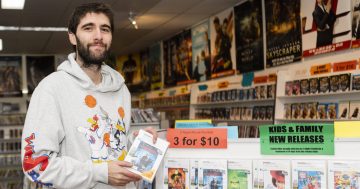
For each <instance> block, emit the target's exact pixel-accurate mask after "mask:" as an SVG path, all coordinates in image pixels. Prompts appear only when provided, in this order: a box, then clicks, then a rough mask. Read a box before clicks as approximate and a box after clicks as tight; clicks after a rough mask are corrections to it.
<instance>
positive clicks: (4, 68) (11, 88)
mask: <svg viewBox="0 0 360 189" xmlns="http://www.w3.org/2000/svg"><path fill="white" fill-rule="evenodd" d="M21 75H22V73H21V57H20V56H2V57H0V78H1V82H0V96H21V95H22V91H21V88H22V82H21V81H22V77H21Z"/></svg>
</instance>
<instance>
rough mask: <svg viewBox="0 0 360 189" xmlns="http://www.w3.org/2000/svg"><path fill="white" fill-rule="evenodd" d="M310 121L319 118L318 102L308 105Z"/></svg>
mask: <svg viewBox="0 0 360 189" xmlns="http://www.w3.org/2000/svg"><path fill="white" fill-rule="evenodd" d="M308 109H309V119H316V118H317V102H310V103H308Z"/></svg>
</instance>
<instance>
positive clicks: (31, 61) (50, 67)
mask: <svg viewBox="0 0 360 189" xmlns="http://www.w3.org/2000/svg"><path fill="white" fill-rule="evenodd" d="M54 71H55V57H54V56H27V57H26V74H27V87H28V92H29V94H32V93H33V91H34V89H35V87H36V86H37V85H38V84H39V83H40V81H41V80H42V79H43V78H45V77H46V76H47V75H49V74H51V73H52V72H54Z"/></svg>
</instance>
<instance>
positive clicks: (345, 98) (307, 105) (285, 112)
mask: <svg viewBox="0 0 360 189" xmlns="http://www.w3.org/2000/svg"><path fill="white" fill-rule="evenodd" d="M295 72H296V70H292V71H279V72H278V77H279V78H281V79H279V80H278V87H277V91H276V92H277V96H276V105H275V106H276V112H275V123H283V122H301V121H303V122H333V121H336V120H359V119H360V112H359V109H360V75H359V74H360V71H359V70H348V71H342V72H329V73H326V74H321V75H311V74H310V69H309V70H308V71H307V72H306V73H307V74H304V75H303V76H301V77H296V76H295V74H294V73H295Z"/></svg>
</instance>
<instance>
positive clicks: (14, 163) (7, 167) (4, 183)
mask: <svg viewBox="0 0 360 189" xmlns="http://www.w3.org/2000/svg"><path fill="white" fill-rule="evenodd" d="M2 100H4V99H2ZM24 121H25V113H4V112H3V113H1V114H0V187H1V188H21V187H22V184H23V177H24V174H23V171H22V165H21V157H20V151H21V135H22V129H23V125H24Z"/></svg>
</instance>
